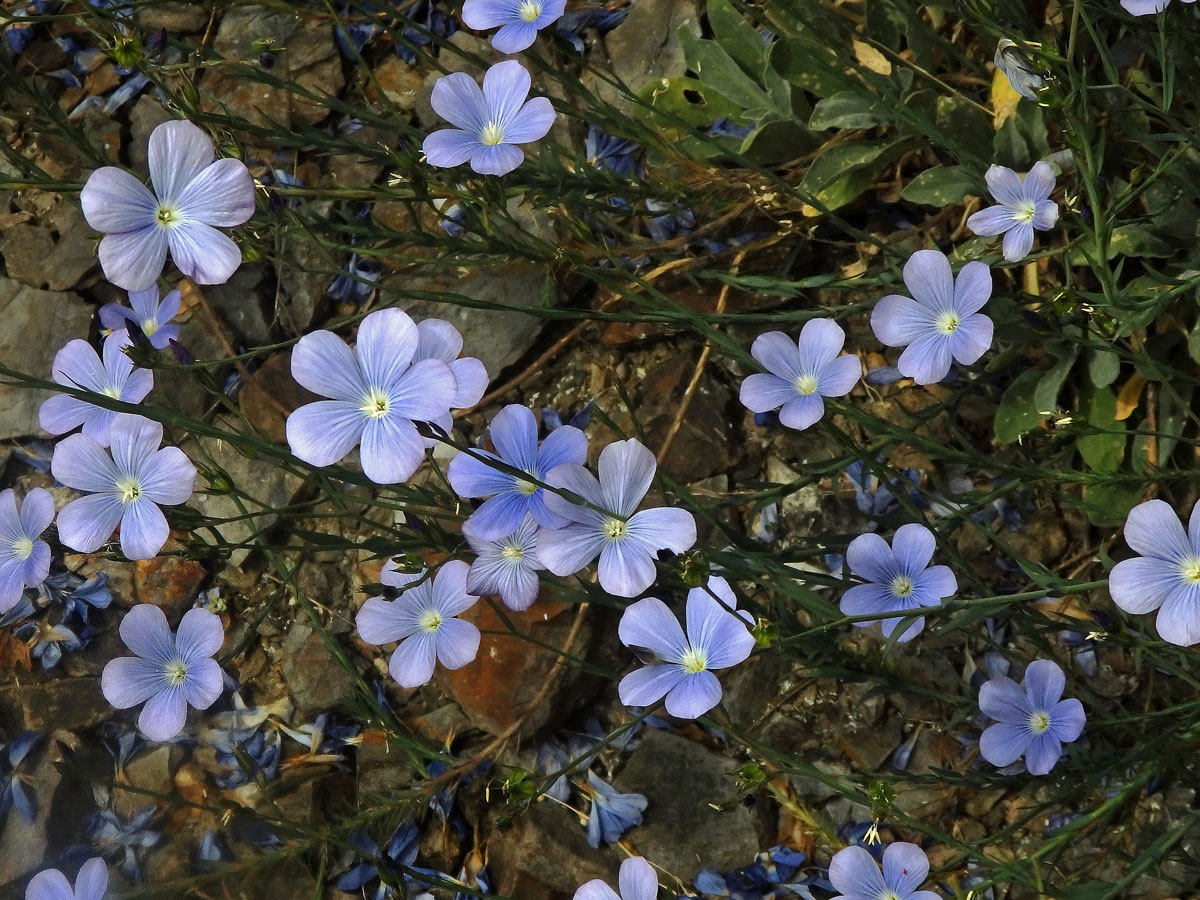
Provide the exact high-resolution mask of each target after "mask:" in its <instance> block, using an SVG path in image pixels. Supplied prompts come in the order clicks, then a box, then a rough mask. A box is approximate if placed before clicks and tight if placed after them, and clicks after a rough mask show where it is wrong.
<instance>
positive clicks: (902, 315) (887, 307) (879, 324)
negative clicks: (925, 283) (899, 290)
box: [871, 294, 934, 347]
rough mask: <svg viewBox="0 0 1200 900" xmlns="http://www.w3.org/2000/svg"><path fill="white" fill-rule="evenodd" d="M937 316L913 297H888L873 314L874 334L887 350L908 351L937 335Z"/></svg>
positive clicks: (872, 311) (878, 305)
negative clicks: (888, 348)
mask: <svg viewBox="0 0 1200 900" xmlns="http://www.w3.org/2000/svg"><path fill="white" fill-rule="evenodd" d="M933 327H934V316H933V314H932V313H931V312H930V311H929V310H928V309H926V308H925V307H923V306H922V305H921V304H919V303H917V301H916V300H913V299H912V298H910V297H903V296H901V295H900V294H888V296H886V297H884V298H883V299H881V300H880V301H879V302H878V303H876V304H875V307H874V308H873V309H872V310H871V330H872V331H874V332H875V337H877V338H878V339H879V343H881V344H883V345H885V346H887V347H907V346H908V345H909V344H911V343H912V342H913V341H915V340H917V338H920V337H923V336H924V335H927V334H929V333H930V332H932V331H933Z"/></svg>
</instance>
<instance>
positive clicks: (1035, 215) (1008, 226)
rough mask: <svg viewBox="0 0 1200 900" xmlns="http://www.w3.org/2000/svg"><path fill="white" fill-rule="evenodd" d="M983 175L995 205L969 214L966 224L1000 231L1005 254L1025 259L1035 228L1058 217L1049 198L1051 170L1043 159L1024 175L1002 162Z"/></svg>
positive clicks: (976, 229)
mask: <svg viewBox="0 0 1200 900" xmlns="http://www.w3.org/2000/svg"><path fill="white" fill-rule="evenodd" d="M983 177H984V179H985V180H986V181H987V186H988V190H989V191H991V192H992V196H993V197H995V198H996V200H997V201H998V205H996V206H989V207H988V208H987V209H981V210H980V211H979V212H977V213H975V214H974V215H972V216H971V217H970V218H969V219H967V227H968V228H970V229H971V230H972V231H973V232H975V233H976V234H981V235H993V234H1003V235H1004V241H1003V244H1002V249H1003V251H1004V258H1005V259H1007V260H1008V261H1009V262H1017V261H1018V260H1021V259H1024V258H1025V257H1026V255H1028V253H1029V251H1030V250H1032V249H1033V232H1034V229H1037V230H1038V231H1049V230H1050V229H1051V228H1053V227H1054V223H1055V222H1057V221H1058V204H1057V203H1055V202H1054V201H1053V200H1051V199H1049V198H1050V195H1051V194H1052V193H1053V192H1054V170H1053V169H1052V168H1050V164H1049V163H1048V162H1045V161H1044V160H1043V161H1040V162H1036V163H1034V165H1033V168H1032V169H1030V170H1029V171H1028V172H1027V173H1026V174H1025V177H1024V178H1022V177H1021V176H1020V175H1018V174H1017V173H1016V172H1014V171H1013V170H1012V169H1009V168H1006V167H1005V166H990V167H989V168H988V170H987V172H986V173H985V174H984V176H983Z"/></svg>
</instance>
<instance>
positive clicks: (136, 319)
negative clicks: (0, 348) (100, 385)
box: [59, 284, 183, 403]
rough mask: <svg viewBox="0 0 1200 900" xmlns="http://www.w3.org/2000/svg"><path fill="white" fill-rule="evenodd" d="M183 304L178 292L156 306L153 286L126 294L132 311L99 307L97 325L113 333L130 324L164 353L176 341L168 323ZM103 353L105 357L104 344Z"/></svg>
mask: <svg viewBox="0 0 1200 900" xmlns="http://www.w3.org/2000/svg"><path fill="white" fill-rule="evenodd" d="M182 301H183V296H182V295H181V294H180V293H179V291H167V295H166V296H165V297H163V298H162V302H159V299H158V285H157V284H154V285H151V286H150V287H149V288H147V289H146V290H144V291H130V292H129V305H130V306H132V307H133V308H132V309H129V308H127V307H124V306H122V305H121V304H120V303H105V304H104V305H103V306H102V307H100V324H101V325H103V326H104V327H105V328H107V329H109V330H110V331H113V332H116V331H117V330H119V329H123V328H125V327H126V326H125V323H126V322H133V323H134V324H135V325H137V327H138V328H139V329H141V332H142V334H144V335H145V336H146V339H147V340H148V341H150V346H152V347H155V348H156V349H158V350H163V349H165V348H166V346H167V345H168V344H169V343H170V342H171V341H173V340H177V339H178V338H179V326H178V325H174V324H172V323H171V320H172V319H174V318H175V317H176V316H177V315H179V306H180V304H181V303H182ZM105 353H106V356H107V344H105ZM146 374H147V375H149V374H150V373H149V372H147V373H146ZM59 383H60V384H62V383H63V382H59ZM147 390H148V389H147ZM138 399H141V398H138ZM130 402H133V403H136V402H137V401H136V400H134V401H130Z"/></svg>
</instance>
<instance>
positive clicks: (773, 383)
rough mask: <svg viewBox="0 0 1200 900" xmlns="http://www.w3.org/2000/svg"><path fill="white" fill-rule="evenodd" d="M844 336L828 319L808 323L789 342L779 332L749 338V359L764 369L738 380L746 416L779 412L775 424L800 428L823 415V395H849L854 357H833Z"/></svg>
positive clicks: (855, 372)
mask: <svg viewBox="0 0 1200 900" xmlns="http://www.w3.org/2000/svg"><path fill="white" fill-rule="evenodd" d="M845 341H846V332H844V331H842V329H841V326H839V325H838V324H837V322H834V321H832V320H831V319H810V320H809V321H807V322H805V323H804V327H803V328H802V329H801V330H800V337H799V338H798V339H797V340H796V341H794V342H793V341H792V339H791V338H789V337H788V336H787V335H786V334H784V333H783V332H782V331H768V332H767V333H766V334H760V335H759V336H758V337H757V338H755V339H754V344H753V346H752V347H751V348H750V355H751V356H753V357H754V358H755V359H756V360H757V361H758V363H759V364H760V365H761V366H762V367H763V368H764V369H766V370H767V371H766V373H763V372H757V373H755V374H753V375H750V376H748V377H747V378H746V380H745V381H743V382H742V389H741V395H740V399H741V401H742V406H744V407H746V408H747V409H748V410H750V411H751V412H756V413H765V412H770V411H772V410H776V409H778V410H779V421H780V422H781V423H782V424H784V425H786V426H787V427H788V428H795V429H797V430H803V429H805V428H808V426H810V425H812V424H813V423H815V422H816V421H817V420H818V419H820V418H821V416H822V415H824V413H825V402H824V400H822V398H823V397H841V396H844V395H845V394H848V393H850V391H851V389H853V387H854V385H856V384H857V383H858V379H859V378H860V377H861V376H862V363H861V362H859V359H858V357H857V356H854V355H852V354H846V355H844V356H841V355H839V354H840V353H841V351H842V344H844V343H845Z"/></svg>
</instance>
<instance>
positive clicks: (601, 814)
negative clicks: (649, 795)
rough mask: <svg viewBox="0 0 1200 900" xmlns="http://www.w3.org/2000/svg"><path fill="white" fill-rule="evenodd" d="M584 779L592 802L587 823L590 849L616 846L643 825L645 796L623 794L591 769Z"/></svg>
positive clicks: (585, 789) (586, 790)
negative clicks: (622, 836) (624, 836)
mask: <svg viewBox="0 0 1200 900" xmlns="http://www.w3.org/2000/svg"><path fill="white" fill-rule="evenodd" d="M587 779H588V783H587V786H586V787H585V788H584V791H585V792H586V793H587V795H588V797H589V798H590V799H591V801H592V810H591V812H590V813H589V814H588V820H587V841H588V846H589V847H599V846H600V844H601V842H603V843H605V844H615V843H616V842H617V841H619V840H620V839H621V835H623V834H624V833H625V832H626V831H628V830H629V829H630V828H633V827H634V826H635V825H641V824H642V813H643V812H644V811H645V809H646V804H647V803H648V801H647V800H646V798H645V797H644V796H642V795H641V794H622V793H621V792H620V791H618V790H617V789H616V788H614V787H613V786H612V785H610V784H608V783H607V782H605V781H602V780H601V779H600V778H598V777H597V776H596V773H595V772H592V771H591V770H590V769H589V770H588V773H587Z"/></svg>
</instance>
